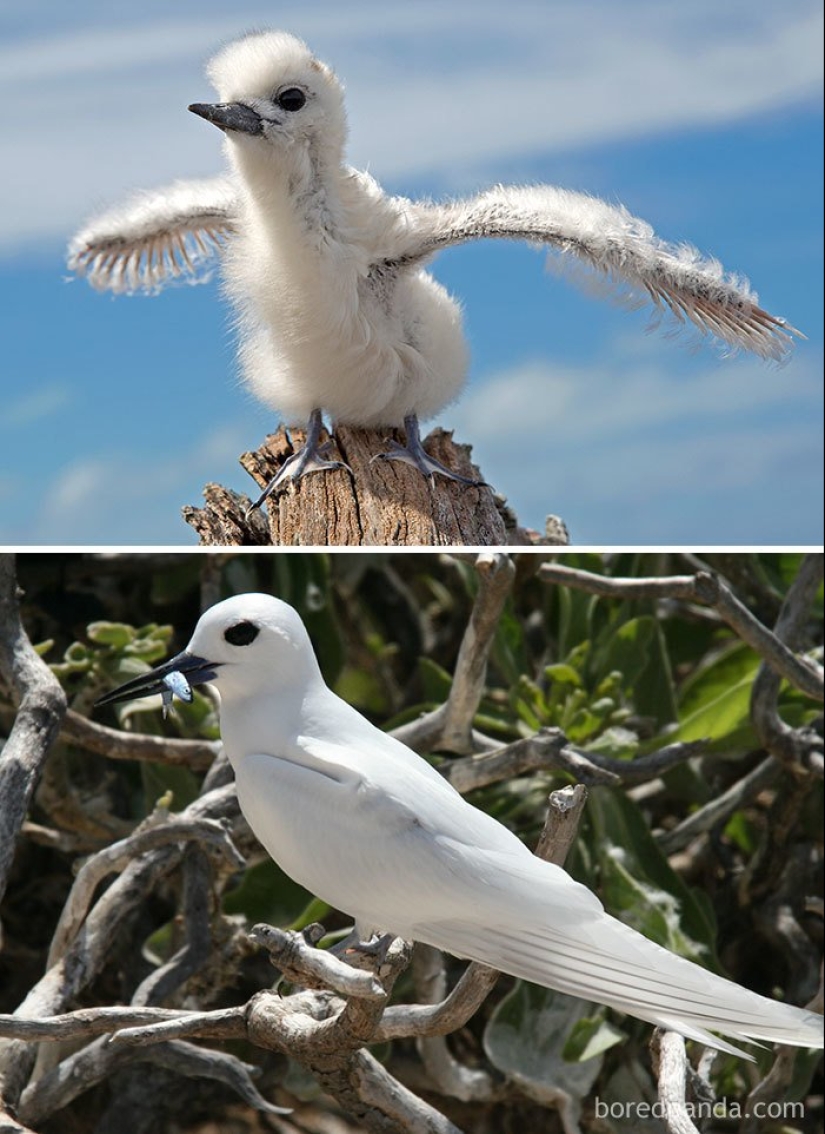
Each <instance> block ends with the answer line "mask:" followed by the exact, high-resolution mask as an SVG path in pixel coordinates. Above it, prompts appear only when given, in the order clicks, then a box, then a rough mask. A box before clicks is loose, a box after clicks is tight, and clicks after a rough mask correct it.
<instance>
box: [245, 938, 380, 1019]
mask: <svg viewBox="0 0 825 1134" xmlns="http://www.w3.org/2000/svg"><path fill="white" fill-rule="evenodd" d="M249 936H250V937H251V938H252V940H253V941H255V942H257V944H258V945H261V946H262V947H263V948H264V949H266V951H267V952H268V953H269V955H270V958H271V960H272V963H273V964H274V965H275V966H276V967H277V968H279V969H280V970H281V972H282V973H284V975H285V976H286V977H287V979H288V980H293V981H294V982H295V983H303V984H305V985H307V987H310V988H319V987H320V988H334V989H335V991H336V992H340V994H341V995H342V996H355V997H359V998H361V999H363V1000H385V999H386V995H387V994H386V991H385V989H384V987H383V985H382V984H381V982H380V981H379V980H377V979H376V977H375V976H374V975H373V974H372V973H369V972H361V971H359V970H358V969H354V968H353V967H352V966H351V965H348V964H347V963H346V962H345V961H340V960H339V959H338V958H337V957H336V956H334V955H333V954H332V953H329V952H326V951H325V950H323V949H316V948H314V946H313V945H312V944H310V943H309V942H308V941H307V938H306V936H305V935H304V934H303V933H294V932H290V931H289V930H286V929H276V928H275V927H274V926H271V925H255V926H253V927H252V930H251V931H250V934H249Z"/></svg>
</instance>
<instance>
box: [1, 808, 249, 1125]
mask: <svg viewBox="0 0 825 1134" xmlns="http://www.w3.org/2000/svg"><path fill="white" fill-rule="evenodd" d="M237 807H238V802H237V796H236V794H235V789H234V786H227V787H224V788H220V789H216V790H214V791H212V792H210V793H209V794H208V795H205V796H201V798H199V799H196V800H195V801H194V802H193V803H191V804H190V805H189V807H187V808H186V809H185V810H184V811H182V812H181V813H180V816H179V819H180V820H182V821H184V822H185V821H188V820H190V819H213V820H214V819H221V818H228V817H230V816H232V815H234V814H236V812H237ZM183 852H184V848H183V846H181V845H180V842H179V841H178V842H173V843H166V844H165V845H161V846H156V847H154V849H152V850H150V851H147V852H146V853H145V854H144V855H143V856H142V857H140V858H138V859H133V860H132V861H131V862H130V863H129V864H128V865H127V866H126V867H125V869H124V870H123V871H122V873H120V874H119V875H118V876H117V878H115V880H114V881H113V882H112V883H111V885H110V886H109V888H108V889H107V890H106V891H105V893H104V894H103V895H102V896H101V897H100V899H99V900H98V901H97V902H96V903H95V905H94V906H93V908H92V909H91V912H90V913H89V915H88V917H87V919H86V923H85V926H84V931H83V933H81V934H78V935H77V937H75V939H74V940H73V941H72V943H71V945H70V946H69V948H68V949H67V951H66V953H65V954H64V956H63V957H61V958H60V960H59V961H58V962H57V964H55V965H53V966H52V967H51V968H50V969H49V970H48V971H47V972H46V973H45V975H44V976H43V977H42V978H41V980H40V981H38V983H37V984H36V985H35V986H34V987H33V988H32V989H31V991H30V992H29V994H28V996H27V997H26V998H25V1000H24V1001H23V1003H22V1004H21V1005H20V1007H19V1008H18V1009H17V1013H16V1015H19V1016H22V1017H23V1018H29V1019H36V1018H38V1017H42V1016H53V1015H55V1014H57V1013H59V1012H61V1011H62V1010H63V1009H64V1007H65V1006H66V1005H67V1004H70V1003H72V1002H73V1001H74V1000H75V999H76V998H77V996H78V995H79V994H80V992H81V991H82V990H83V989H84V988H86V987H87V985H88V984H89V983H90V982H91V981H92V980H93V979H94V978H95V977H96V976H97V974H98V973H99V972H100V970H101V968H102V967H103V965H104V964H105V962H106V959H107V956H108V949H109V945H110V942H111V938H112V934H113V932H114V929H115V927H116V926H121V925H122V924H123V923H124V921H128V919H129V918H130V917H131V916H132V915H133V914H134V912H135V910H136V909H137V908H138V907H139V906H140V904H141V903H142V902H143V901H144V900H145V898H146V896H147V894H149V893H151V892H152V891H153V890H154V889H155V887H156V886H157V884H158V882H159V880H160V879H161V878H162V877H163V876H164V875H165V874H167V873H168V872H169V871H170V870H172V869H174V867H175V866H176V865H177V864H178V863H179V862H180V860H181V858H182V856H183ZM34 1060H35V1051H34V1049H32V1048H30V1047H29V1046H28V1045H27V1044H25V1043H24V1042H22V1041H20V1040H6V1041H5V1042H4V1043H2V1044H0V1081H2V1083H3V1089H4V1092H5V1094H4V1098H5V1100H6V1102H7V1103H8V1105H11V1106H14V1105H15V1103H16V1102H17V1099H18V1098H19V1097H20V1093H21V1092H22V1090H23V1087H24V1086H25V1084H26V1082H27V1080H28V1078H29V1075H30V1073H31V1070H32V1067H33V1065H34Z"/></svg>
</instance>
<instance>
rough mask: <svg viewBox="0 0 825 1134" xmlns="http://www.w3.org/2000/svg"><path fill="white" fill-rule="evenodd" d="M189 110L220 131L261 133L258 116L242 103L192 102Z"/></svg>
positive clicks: (261, 123)
mask: <svg viewBox="0 0 825 1134" xmlns="http://www.w3.org/2000/svg"><path fill="white" fill-rule="evenodd" d="M189 109H190V110H191V111H192V113H193V114H197V115H198V116H199V117H200V118H205V119H206V121H207V122H211V123H212V124H213V125H214V126H217V127H218V129H220V130H231V131H234V132H235V133H237V134H253V135H255V134H262V133H263V129H264V127H263V119H262V118H261V116H260V114H257V113H256V112H255V111H254V110H253V109H252V108H251V107H250V106H244V104H243V103H242V102H193V103H192V105H191V106H190V107H189Z"/></svg>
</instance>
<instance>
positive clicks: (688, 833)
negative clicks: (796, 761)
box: [656, 756, 780, 855]
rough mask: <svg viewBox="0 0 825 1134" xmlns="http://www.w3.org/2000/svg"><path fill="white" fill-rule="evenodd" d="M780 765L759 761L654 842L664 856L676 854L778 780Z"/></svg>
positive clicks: (771, 760)
mask: <svg viewBox="0 0 825 1134" xmlns="http://www.w3.org/2000/svg"><path fill="white" fill-rule="evenodd" d="M779 772H780V766H779V764H778V763H777V761H776V760H774V758H773V756H769V757H768V758H767V760H763V761H762V763H761V764H759V765H757V767H755V768H754V769H753V771H751V772H748V774H747V775H746V776H743V777H742V778H741V780H737V782H736V783H735V784H733V785H732V786H731V787H729V788H728V790H727V791H724V792H722V794H721V795H718V796H716V798H715V799H711V800H709V801H708V803H706V804H704V806H703V807H700V808H699V810H698V811H694V812H693V813H692V814H690V815H688V817H687V819H683V820H682V822H681V823H679V825H678V826H677V827H674V828H673V829H672V830H671V831H662V832H660V833H659V834H658V835H657V836H656V841H657V843H658V844H659V846H660V847H661V848H662V850H663V851H664V852H665V854H667V855H671V854H676V852H677V851H680V850H684V848H685V847H686V846H687V845H688V843H690V842H691V841H692V840H693V839H694V838H696V836H697V835H701V834H703V833H704V832H705V831H710V830H711V828H713V827H715V826H716V825H717V824H718V823H721V822H723V821H724V820H726V819H727V818H728V817H729V816H730V815H732V814H733V812H734V811H738V809H739V808H740V807H742V806H743V804H745V803H748V802H749V801H750V800H752V799H754V798H755V797H756V796H757V795H758V794H759V792H761V791H763V790H764V789H765V788H766V787H770V785H771V784H773V783H775V781H776V780H777V778H778V777H779Z"/></svg>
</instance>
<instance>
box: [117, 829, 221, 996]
mask: <svg viewBox="0 0 825 1134" xmlns="http://www.w3.org/2000/svg"><path fill="white" fill-rule="evenodd" d="M227 843H228V845H229V846H230V847H231V846H232V844H231V842H230V841H229V838H228V836H227ZM225 849H227V848H225ZM232 850H233V851H235V848H234V847H232ZM238 860H240V864H241V865H243V859H242V858H241V856H240V855H239V854H238V853H237V851H235V861H234V862H233V865H236V863H237V861H238ZM229 861H230V862H232V861H233V859H232V858H231V857H230V858H229ZM236 868H237V867H236ZM211 883H212V872H211V869H210V863H209V859H208V857H207V856H206V854H205V853H204V852H203V850H202V849H201V847H200V846H198V844H197V843H196V842H192V843H191V844H190V845H189V846H188V847H187V848H186V852H185V854H184V856H183V924H184V929H185V934H186V940H185V943H184V945H183V948H182V949H179V950H178V951H177V952H176V953H175V954H174V956H172V957H170V958H169V960H168V961H167V962H166V964H164V965H161V966H160V967H159V968H157V969H155V970H154V972H151V973H150V974H149V975H148V976H147V977H146V979H145V980H143V981H142V982H141V983H140V984H139V985H138V987H137V988H136V989H135V991H134V993H133V995H132V1003H133V1004H135V1005H141V1004H162V1003H163V1002H164V1001H165V1000H168V999H169V997H170V996H172V994H173V993H174V992H176V991H177V989H179V988H180V987H181V986H182V985H183V984H185V982H186V981H187V980H189V978H190V977H192V976H194V974H195V973H197V972H199V971H200V969H202V968H203V966H204V965H205V964H206V963H207V962H208V960H209V958H210V956H211V953H212V949H213V944H214V943H213V940H212V906H213V904H214V903H213V901H212V885H211Z"/></svg>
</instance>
